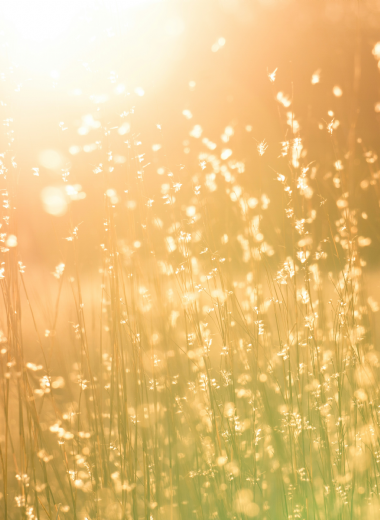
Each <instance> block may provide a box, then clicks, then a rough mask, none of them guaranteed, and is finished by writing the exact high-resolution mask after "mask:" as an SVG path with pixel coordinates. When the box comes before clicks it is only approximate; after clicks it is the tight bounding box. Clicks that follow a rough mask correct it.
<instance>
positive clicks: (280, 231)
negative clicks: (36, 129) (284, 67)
mask: <svg viewBox="0 0 380 520" xmlns="http://www.w3.org/2000/svg"><path fill="white" fill-rule="evenodd" d="M222 40H223V39H219V40H218V41H217V43H216V44H215V43H214V46H215V45H219V46H220V47H223V46H224V45H225V43H224V42H223V41H222ZM226 45H227V44H226ZM215 48H216V47H215ZM217 51H218V49H217ZM213 52H216V51H214V50H213ZM372 54H373V56H374V57H375V58H376V59H378V58H380V44H377V47H376V46H375V47H374V50H373V53H372ZM373 56H371V57H370V59H373ZM379 63H380V62H379ZM277 74H280V71H279V72H276V71H274V72H272V71H270V72H269V73H268V74H267V78H266V79H267V91H268V96H272V97H273V101H272V103H273V110H274V112H276V114H277V113H278V115H277V116H276V117H278V123H279V128H281V129H282V130H281V131H282V137H281V140H280V141H279V140H276V139H272V140H269V139H268V140H259V139H257V135H254V134H255V128H256V127H257V124H256V123H254V124H253V126H252V124H250V123H249V122H246V124H242V123H241V122H240V121H232V122H226V123H225V124H224V125H223V127H222V128H220V129H219V136H218V137H217V139H216V138H215V139H214V138H213V139H211V137H208V135H207V132H206V130H205V129H204V128H202V126H207V124H206V123H205V122H204V121H203V119H202V113H198V114H197V116H196V117H193V115H192V113H191V109H192V107H191V105H190V104H188V105H187V106H189V108H187V107H184V108H183V114H181V113H180V112H179V113H178V120H181V124H183V121H185V124H186V125H187V127H186V133H185V134H184V135H183V139H184V141H183V143H182V145H181V144H179V142H178V140H175V139H173V143H172V142H171V141H170V139H167V138H166V137H165V128H161V125H160V124H157V125H156V126H155V128H154V129H153V130H152V132H156V133H155V134H153V136H154V137H153V138H152V137H151V135H149V136H148V137H146V138H145V134H144V131H140V130H135V129H136V128H140V127H142V126H141V125H142V124H141V120H143V119H144V115H141V114H142V112H143V109H141V110H140V112H139V108H138V107H137V109H136V110H135V109H134V104H135V103H136V104H137V101H136V102H135V101H134V100H132V101H130V100H126V101H125V108H123V110H124V112H123V113H122V114H121V117H122V119H120V113H119V112H120V111H119V112H118V113H116V109H115V113H114V114H112V113H111V115H109V113H108V114H107V117H108V120H107V118H106V117H104V118H103V119H102V115H101V112H99V114H100V115H99V114H98V113H97V112H96V111H95V110H94V112H93V116H91V117H90V118H89V117H88V116H87V119H85V118H84V119H82V123H81V124H82V126H81V127H80V128H79V130H78V134H79V135H86V132H85V131H84V130H83V131H82V133H81V131H80V129H81V128H85V129H86V128H87V130H88V129H89V128H92V129H94V131H95V130H96V129H98V128H99V132H101V137H100V138H99V139H98V140H97V141H96V145H94V146H95V148H94V150H96V152H94V153H96V154H97V156H96V160H95V159H93V156H91V155H86V156H85V158H84V159H81V161H82V162H81V163H80V164H81V168H82V169H83V168H85V167H87V168H88V169H89V171H90V176H89V177H88V178H87V180H84V181H82V180H81V177H80V173H76V174H72V171H71V167H70V168H66V167H62V168H59V171H58V174H56V173H55V175H56V177H55V180H54V182H52V181H51V180H50V181H49V182H48V183H46V182H45V181H43V182H44V183H45V184H37V183H38V182H40V179H41V177H42V178H43V175H44V170H43V167H42V166H40V167H39V168H37V167H35V168H34V169H33V170H32V172H30V171H28V175H29V177H28V179H29V180H27V181H25V182H27V183H30V186H31V187H30V188H28V192H27V194H25V189H24V191H23V189H22V186H21V187H20V185H22V182H23V181H22V179H23V177H22V174H20V173H19V171H20V168H18V166H17V164H16V163H17V162H18V160H19V159H18V155H17V153H19V154H20V155H21V156H22V150H21V151H20V150H18V152H17V146H16V145H15V142H16V144H17V131H14V128H15V124H14V121H13V119H12V110H17V107H16V109H15V108H14V107H15V104H16V105H17V99H16V101H14V99H15V98H12V100H13V104H12V103H8V104H4V107H5V108H3V114H4V117H2V120H3V122H4V126H3V134H2V145H3V146H4V148H3V150H2V152H3V153H2V154H1V156H0V159H1V161H0V174H1V175H0V194H1V200H2V207H1V219H2V226H1V233H0V241H1V248H0V249H1V253H0V254H1V257H0V259H1V268H0V286H1V295H2V298H1V302H0V325H1V335H0V402H1V405H0V518H4V520H18V519H25V520H26V519H28V520H37V519H38V520H47V519H50V520H64V519H70V520H71V519H72V520H132V519H133V520H140V519H141V520H142V519H144V520H187V519H189V520H211V519H214V520H227V519H228V520H248V519H251V518H256V519H262V520H282V519H284V520H285V519H287V520H295V519H302V520H353V519H361V518H363V519H368V520H375V519H377V518H379V517H380V489H379V485H380V483H379V482H378V480H379V478H380V388H379V368H380V344H379V339H378V333H379V331H378V325H376V320H377V319H378V316H379V314H378V311H379V305H378V303H377V301H376V283H375V282H374V280H376V274H375V275H374V274H373V269H374V267H373V266H374V265H376V258H377V255H378V251H379V246H378V229H377V224H376V223H377V222H378V219H379V216H380V215H379V201H380V198H379V164H378V159H377V155H376V153H375V151H372V150H370V149H369V145H368V144H367V143H366V142H364V140H362V139H360V136H359V135H358V133H357V132H356V131H355V118H354V119H351V126H350V125H349V124H348V123H347V124H346V128H345V129H343V130H342V129H341V127H342V126H344V124H345V123H344V122H345V121H350V117H351V115H350V114H351V112H350V114H349V113H342V114H341V115H340V116H339V118H340V119H341V120H342V121H343V123H340V122H339V121H338V119H337V115H336V114H335V113H334V112H332V111H331V102H330V101H326V103H325V107H324V114H325V118H320V119H319V122H318V123H316V129H317V130H316V131H318V132H319V135H320V136H321V137H320V138H319V139H320V140H321V142H322V146H321V147H319V148H315V147H314V148H313V143H311V142H310V139H309V136H310V132H309V134H308V135H306V136H304V135H303V127H302V122H301V123H299V122H298V120H297V117H298V116H297V113H296V111H295V110H293V98H292V95H286V94H284V93H282V92H279V88H278V87H277ZM111 79H112V78H111ZM320 80H321V78H320V72H319V71H316V72H315V73H314V74H313V75H312V77H311V78H309V82H310V84H311V85H317V84H318V83H319V82H320ZM190 83H191V82H190ZM112 88H114V85H112ZM192 88H195V82H194V85H192V84H190V89H192ZM290 90H291V89H290V87H289V91H290ZM143 94H144V92H143V91H142V89H141V88H140V90H139V88H136V89H135V92H132V96H135V98H136V99H137V100H138V99H139V98H140V97H142V95H143ZM342 94H343V92H342V90H341V87H340V86H338V85H335V86H334V87H333V90H332V96H333V97H332V99H333V100H339V99H340V98H341V97H342ZM128 95H129V94H128ZM132 96H131V97H132ZM99 103H100V102H99ZM123 103H124V101H123ZM84 110H85V109H84ZM117 110H118V109H117ZM111 112H112V111H111ZM112 117H114V118H115V120H116V119H117V123H115V125H114V124H113V119H112ZM91 118H92V119H91ZM111 120H112V121H111ZM110 121H111V122H110ZM16 122H17V121H16ZM178 124H179V123H178ZM65 125H66V122H59V125H58V123H57V124H56V126H57V127H58V126H59V132H63V134H62V135H66V134H64V131H65V130H66V129H65V128H64V126H65ZM86 125H87V126H86ZM181 128H182V126H181ZM88 131H89V130H88ZM96 131H97V130H96ZM181 131H182V130H181ZM69 132H70V130H68V132H67V133H69ZM340 132H346V134H344V135H347V139H346V140H345V139H343V138H342V135H343V134H341V133H340ZM77 137H78V136H77ZM181 138H182V137H181ZM15 140H16V141H15ZM157 141H159V142H160V144H154V143H155V142H157ZM214 141H215V142H214ZM347 143H348V144H347ZM54 145H55V144H54ZM49 146H50V145H49ZM56 146H57V147H58V146H59V145H58V144H57V145H56ZM81 146H82V145H81ZM88 146H90V145H88ZM91 146H92V145H91ZM74 148H75V147H73V146H72V147H71V152H70V153H71V154H72V155H73V157H72V161H74V160H75V157H74V156H76V154H78V153H79V150H76V149H75V150H74ZM173 148H175V149H173ZM309 148H310V149H311V151H309ZM78 149H79V147H78ZM119 150H121V151H120V152H119ZM85 151H86V150H85ZM157 154H161V155H157ZM180 154H183V160H182V159H181V162H179V161H177V159H175V160H174V159H173V160H172V159H171V158H170V157H171V156H175V157H176V158H177V157H179V156H180ZM82 155H83V154H82ZM268 156H269V159H268ZM81 157H82V156H81ZM48 162H49V161H47V162H46V160H45V163H48ZM42 163H43V161H42ZM46 168H47V170H46V171H48V169H49V167H48V166H47V167H46ZM73 168H74V167H73ZM52 169H53V168H52ZM69 170H70V171H69ZM78 171H79V170H78ZM33 172H34V174H33ZM257 172H259V173H257ZM20 175H21V177H20ZM46 175H47V174H46ZM70 175H71V176H70ZM253 178H254V181H253V180H252V179H253ZM20 179H21V180H20ZM30 179H32V180H30ZM78 179H79V181H80V182H81V183H82V184H83V186H85V188H82V186H81V185H80V184H79V183H78V182H77V180H78ZM41 182H42V181H41ZM33 183H34V184H33ZM47 184H50V185H52V186H48V187H47ZM27 186H29V184H27ZM33 186H37V188H33ZM84 190H86V193H87V196H86V193H85V191H84ZM20 193H21V195H20ZM41 193H42V194H41ZM26 201H27V202H26ZM28 204H29V206H28ZM33 204H35V207H36V208H37V207H38V208H39V209H36V210H35V211H36V212H38V211H40V212H42V211H44V212H45V213H43V216H42V217H41V218H40V220H39V222H40V225H41V230H40V231H39V232H38V233H37V234H38V236H39V238H38V240H39V242H38V244H42V245H43V247H45V248H46V250H49V249H50V248H51V249H53V248H55V249H54V254H55V251H58V253H57V254H55V256H54V258H55V260H54V261H56V260H58V261H56V263H55V265H56V267H55V270H53V272H51V271H52V269H50V268H49V267H47V264H46V263H43V262H41V263H40V264H39V261H38V260H37V261H36V260H35V259H32V260H30V264H29V265H28V262H27V261H26V259H25V258H26V257H27V256H28V254H31V253H30V251H32V252H34V251H35V250H37V239H36V238H35V236H37V235H33V238H32V239H31V245H29V246H28V247H23V243H22V241H23V236H25V231H23V229H26V228H27V226H28V219H29V218H30V220H32V218H33V216H32V213H33V212H32V210H30V211H31V213H30V217H28V214H27V211H26V210H25V208H26V207H28V208H32V207H34V206H33ZM78 208H81V209H80V210H79V209H78ZM33 211H34V210H33ZM19 212H21V213H20V215H21V216H20V215H19ZM49 226H50V227H49ZM47 229H50V231H49V232H48V231H47ZM51 229H54V232H51ZM49 233H50V234H49ZM57 236H58V237H59V238H58V239H57ZM25 240H26V239H25ZM56 243H59V247H56ZM38 247H40V245H38ZM41 247H42V246H41ZM28 248H29V249H30V251H29V249H28ZM49 261H50V260H49ZM23 262H25V264H26V265H24V263H23ZM49 265H50V264H49ZM377 276H378V275H377Z"/></svg>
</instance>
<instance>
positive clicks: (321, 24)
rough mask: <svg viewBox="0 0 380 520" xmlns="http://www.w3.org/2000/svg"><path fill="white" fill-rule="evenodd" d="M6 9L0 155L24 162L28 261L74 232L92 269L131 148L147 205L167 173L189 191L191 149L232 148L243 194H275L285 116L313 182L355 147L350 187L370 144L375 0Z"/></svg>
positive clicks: (374, 134)
mask: <svg viewBox="0 0 380 520" xmlns="http://www.w3.org/2000/svg"><path fill="white" fill-rule="evenodd" d="M1 10H2V15H1V19H2V27H1V33H0V42H1V66H0V88H1V107H0V110H1V112H2V117H1V119H2V120H3V132H2V136H1V140H2V143H1V148H2V149H4V151H5V150H6V149H8V148H9V150H10V152H9V153H8V156H12V158H14V159H13V160H14V162H16V163H17V168H16V171H17V200H16V201H14V205H15V207H17V214H18V217H17V219H18V229H17V236H18V243H19V248H20V252H21V255H22V258H23V260H24V262H25V263H27V264H28V265H30V264H31V263H32V264H34V265H37V266H47V267H49V268H50V269H54V266H55V265H56V264H57V263H58V262H59V261H61V260H62V259H63V257H64V254H65V253H64V246H63V245H62V244H63V242H64V241H63V239H64V238H65V237H68V236H69V235H70V233H71V232H72V229H73V227H74V226H77V225H78V226H79V230H80V231H79V232H80V235H81V242H80V243H81V246H80V247H82V253H81V259H82V262H83V265H85V266H86V269H90V267H91V266H95V265H96V264H97V260H96V259H97V255H98V253H99V248H100V243H101V237H102V227H103V220H102V216H101V214H102V211H101V208H102V205H103V197H104V192H105V190H114V192H112V191H110V192H109V193H110V194H111V195H112V194H114V196H115V197H116V198H117V202H118V204H120V206H121V207H123V208H125V207H129V209H133V201H132V203H131V202H130V203H129V206H128V200H129V199H128V197H129V195H128V190H131V189H132V187H131V186H130V183H131V181H130V179H131V175H132V174H131V170H130V167H131V166H130V161H131V156H132V155H133V157H135V156H136V153H137V154H138V155H141V156H142V159H141V160H142V162H143V166H144V174H145V184H146V190H147V197H148V198H149V197H151V198H152V199H155V198H157V196H160V185H161V184H162V182H164V181H165V179H167V175H168V174H170V173H172V174H174V176H175V177H176V179H177V180H178V182H180V183H182V184H183V186H184V188H186V186H187V189H188V191H189V186H190V185H191V178H192V175H193V174H194V173H195V172H196V171H197V170H199V153H201V152H202V150H205V151H207V150H208V151H209V150H211V149H212V146H213V143H215V148H216V151H215V153H216V154H220V153H221V151H222V150H223V148H225V147H226V146H227V145H226V142H228V143H229V144H228V148H231V149H232V150H233V154H234V158H235V159H236V160H241V161H244V162H245V163H246V171H245V174H244V175H245V184H246V186H248V187H251V189H252V193H254V192H257V191H258V192H259V194H260V193H264V192H265V193H268V192H269V194H270V196H272V197H275V200H276V194H275V193H272V192H273V187H272V185H271V183H272V182H273V178H274V173H273V169H272V168H275V163H276V161H277V159H278V157H279V155H280V154H281V142H282V141H284V140H285V139H287V138H288V139H289V138H290V137H291V136H290V132H291V130H290V129H289V124H288V125H287V121H286V116H285V115H284V113H285V112H286V108H287V107H290V108H288V110H292V111H293V117H294V118H296V120H297V125H298V126H299V134H300V135H301V136H302V139H303V142H304V143H306V144H304V147H305V148H307V152H308V157H309V158H310V161H314V160H317V161H318V165H319V166H318V167H319V168H320V170H319V171H320V172H321V174H320V175H321V178H323V177H324V176H325V175H329V172H330V170H331V167H332V166H331V165H332V164H333V163H334V161H336V160H338V159H340V158H344V157H347V153H348V154H350V153H351V159H350V161H351V163H350V164H351V167H350V171H351V170H352V171H355V173H354V174H352V175H353V178H354V179H355V181H354V184H353V188H355V186H356V187H358V186H359V184H360V182H361V181H362V180H363V178H365V175H366V174H365V173H364V170H363V168H365V167H366V166H365V161H364V167H363V160H362V159H361V158H360V157H359V158H357V159H355V160H354V159H352V154H353V148H354V149H355V148H356V147H357V146H359V145H358V144H357V142H356V140H357V138H358V137H360V138H361V139H362V143H363V144H360V146H363V147H365V150H364V152H365V153H366V152H368V151H370V153H373V154H374V155H375V154H376V150H377V149H378V148H379V144H380V143H379V126H378V125H379V117H380V113H379V112H380V104H377V103H378V102H380V95H379V68H378V63H377V61H378V59H380V50H379V49H378V51H377V53H378V55H377V54H376V50H374V49H376V47H375V46H376V43H377V40H378V38H379V27H380V2H378V1H377V0H369V1H364V0H363V1H361V2H358V1H351V0H325V1H324V0H318V1H316V0H306V1H303V2H299V1H295V0H207V1H205V0H202V1H198V0H176V1H171V0H161V1H160V0H114V1H111V0H109V1H108V0H104V1H85V0H78V1H73V0H65V1H61V0H55V1H54V2H49V1H45V0H40V1H37V0H35V1H33V2H26V1H24V0H22V1H20V0H13V1H12V2H3V3H2V7H1ZM274 71H276V72H275V81H274V82H272V81H271V80H270V79H271V78H270V77H268V75H270V74H272V73H273V72H274ZM273 77H274V76H273ZM284 107H285V112H284ZM9 120H11V122H9ZM333 120H334V121H336V120H338V123H336V132H335V137H334V139H335V145H334V146H335V148H334V146H333V145H332V144H331V139H329V135H328V132H326V126H327V125H328V124H329V123H330V122H331V121H333ZM338 125H339V126H338ZM10 126H11V127H12V129H13V131H14V133H13V137H14V140H12V142H9V128H10ZM226 128H229V129H232V134H231V130H227V133H226V132H225V129H226ZM322 129H323V131H322ZM223 136H224V137H223ZM264 140H265V142H266V143H267V144H268V149H267V151H266V153H265V155H264V156H263V157H260V155H259V154H258V153H257V146H258V144H259V143H261V142H263V141H264ZM139 143H141V144H139ZM210 143H211V145H210ZM352 143H354V144H352ZM132 149H133V151H132ZM136 151H137V152H136ZM144 154H145V155H144ZM359 155H360V154H359ZM105 170H106V171H107V175H106V176H105V175H100V174H99V173H101V172H102V171H103V172H104V171H105ZM137 170H138V168H137ZM355 183H356V184H355ZM70 190H71V191H70ZM353 191H355V189H353ZM130 192H131V191H129V193H130ZM358 197H360V195H358ZM115 200H116V199H115ZM279 200H280V199H279ZM70 201H71V202H70ZM358 203H359V204H361V205H363V206H366V207H367V206H368V207H369V206H370V207H373V215H372V217H371V219H368V222H369V224H368V226H369V228H370V229H368V230H367V234H368V233H369V234H371V236H372V237H373V239H374V240H375V241H376V240H378V232H377V228H378V225H377V224H378V218H379V217H378V203H377V200H376V199H374V200H372V199H371V197H370V196H369V195H366V194H364V195H363V198H362V200H359V201H358ZM69 206H70V211H69ZM47 238H48V240H47ZM375 257H377V255H376V254H375Z"/></svg>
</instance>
